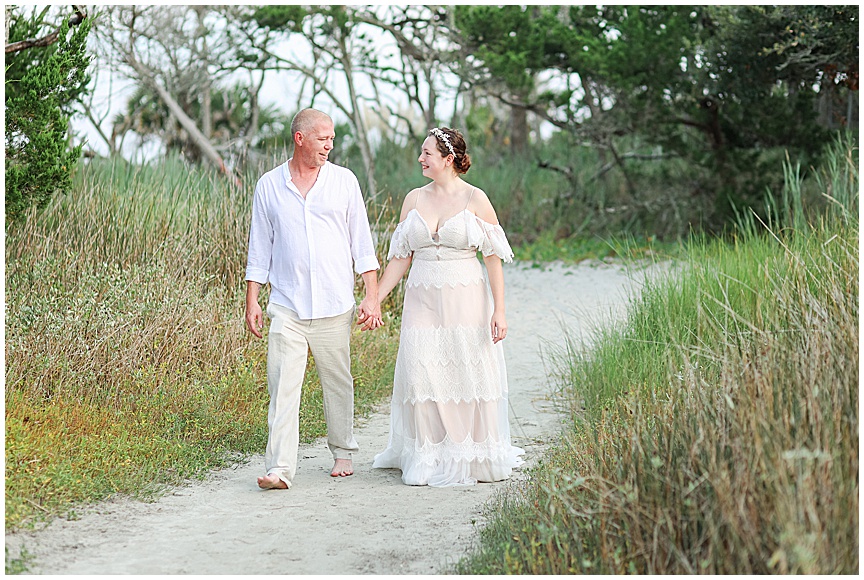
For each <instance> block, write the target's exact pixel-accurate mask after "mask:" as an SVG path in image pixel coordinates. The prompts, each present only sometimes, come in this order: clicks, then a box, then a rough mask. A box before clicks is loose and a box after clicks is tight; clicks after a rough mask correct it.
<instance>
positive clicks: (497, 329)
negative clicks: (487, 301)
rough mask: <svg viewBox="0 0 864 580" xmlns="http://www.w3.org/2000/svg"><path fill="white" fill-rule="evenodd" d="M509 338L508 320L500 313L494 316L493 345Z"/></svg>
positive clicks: (495, 313)
mask: <svg viewBox="0 0 864 580" xmlns="http://www.w3.org/2000/svg"><path fill="white" fill-rule="evenodd" d="M505 338H507V318H506V317H505V316H504V315H503V314H501V313H499V312H497V311H496V312H494V313H493V314H492V343H493V344H498V343H499V342H501V341H502V340H504V339H505Z"/></svg>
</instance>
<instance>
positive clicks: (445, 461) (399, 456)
mask: <svg viewBox="0 0 864 580" xmlns="http://www.w3.org/2000/svg"><path fill="white" fill-rule="evenodd" d="M478 250H479V251H481V252H483V255H484V256H489V255H491V254H493V253H494V254H496V255H498V256H499V257H501V258H502V259H503V260H504V261H507V262H509V261H511V260H512V258H513V251H512V250H511V249H510V244H509V243H508V242H507V237H506V236H505V234H504V230H503V229H502V228H501V226H500V225H494V226H493V225H491V224H489V223H487V222H485V221H483V220H481V219H480V218H479V217H477V216H476V215H474V214H473V213H471V212H470V211H468V210H467V209H466V210H463V211H462V212H461V213H459V214H456V215H455V216H453V217H451V218H450V219H448V220H447V221H446V222H444V223H443V224H442V225H441V227H440V228H439V230H438V232H437V233H435V234H433V233H432V232H431V231H430V229H429V226H428V225H427V224H426V222H425V221H424V220H423V218H422V217H421V216H420V214H419V213H418V212H417V210H416V209H412V210H411V211H410V212H409V213H408V215H407V216H406V218H405V220H404V221H402V222H401V223H400V224H399V225H398V226H397V227H396V230H395V232H393V237H392V240H391V242H390V252H389V256H388V259H392V258H394V257H395V258H405V257H408V256H410V255H411V254H412V253H413V255H414V257H413V261H412V265H411V270H410V272H409V274H408V280H407V282H406V288H405V305H404V309H403V311H402V334H401V339H400V343H399V354H398V355H397V357H396V371H395V376H394V379H393V399H392V402H391V417H390V440H389V442H388V445H387V449H385V450H384V451H383V452H382V453H379V454H378V455H377V456H376V457H375V460H374V462H373V467H381V468H397V469H401V470H402V481H403V482H404V483H406V484H408V485H430V486H436V487H443V486H451V485H473V484H475V483H477V482H478V481H499V480H502V479H506V478H507V477H508V476H509V475H510V472H511V470H512V468H513V467H515V466H517V465H519V464H520V463H521V462H522V460H521V459H520V458H519V455H520V454H522V453H523V451H522V449H520V448H518V447H513V446H512V445H511V444H510V426H509V422H508V418H507V410H508V409H507V407H508V405H507V372H506V368H505V365H504V353H503V347H502V344H501V343H500V342H499V343H498V344H493V343H492V331H491V326H490V323H491V318H492V310H493V302H492V296H491V293H490V292H489V286H488V283H487V281H486V276H485V274H484V269H483V267H482V265H481V263H480V261H479V260H478V259H477V251H478Z"/></svg>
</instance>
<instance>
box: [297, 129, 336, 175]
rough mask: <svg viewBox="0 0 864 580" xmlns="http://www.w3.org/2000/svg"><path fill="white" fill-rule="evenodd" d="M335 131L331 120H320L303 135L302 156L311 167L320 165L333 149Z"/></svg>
mask: <svg viewBox="0 0 864 580" xmlns="http://www.w3.org/2000/svg"><path fill="white" fill-rule="evenodd" d="M334 139H336V133H335V130H334V127H333V123H332V121H327V120H321V121H319V122H318V123H317V124H316V125H315V128H314V129H312V130H311V131H309V133H308V134H307V135H304V136H303V158H304V159H305V160H306V161H307V162H308V163H309V165H311V166H313V167H321V166H322V165H324V162H325V161H327V158H328V157H329V156H330V151H332V150H333V140H334Z"/></svg>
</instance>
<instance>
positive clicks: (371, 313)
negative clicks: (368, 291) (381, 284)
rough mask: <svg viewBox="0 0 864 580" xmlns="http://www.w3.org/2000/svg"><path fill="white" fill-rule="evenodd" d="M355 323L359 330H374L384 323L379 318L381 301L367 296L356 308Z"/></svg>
mask: <svg viewBox="0 0 864 580" xmlns="http://www.w3.org/2000/svg"><path fill="white" fill-rule="evenodd" d="M357 324H358V326H360V330H361V331H363V330H374V329H376V328H378V327H379V326H383V325H384V321H383V320H382V318H381V303H380V302H378V301H377V300H374V299H372V298H371V297H369V296H367V297H366V298H364V299H363V302H361V303H360V306H359V307H358V308H357Z"/></svg>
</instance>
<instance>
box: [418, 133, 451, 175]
mask: <svg viewBox="0 0 864 580" xmlns="http://www.w3.org/2000/svg"><path fill="white" fill-rule="evenodd" d="M450 157H451V156H450V155H448V156H447V157H444V156H443V155H441V152H440V151H438V140H437V139H436V138H435V137H434V136H432V135H429V136H428V137H426V140H425V141H423V147H422V149H421V150H420V157H418V158H417V161H419V162H420V168H421V169H422V170H423V176H424V177H428V178H429V179H435V177H436V176H439V175H442V174H443V173H444V172H445V171H448V170H449V171H452V163H449V164H448V163H447V161H448V159H449V158H450Z"/></svg>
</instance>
